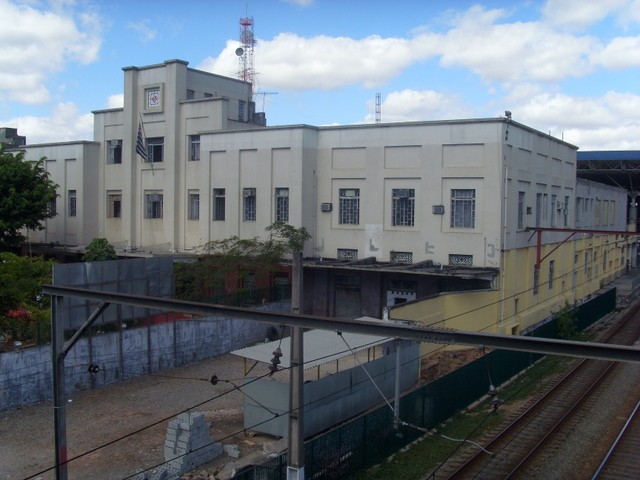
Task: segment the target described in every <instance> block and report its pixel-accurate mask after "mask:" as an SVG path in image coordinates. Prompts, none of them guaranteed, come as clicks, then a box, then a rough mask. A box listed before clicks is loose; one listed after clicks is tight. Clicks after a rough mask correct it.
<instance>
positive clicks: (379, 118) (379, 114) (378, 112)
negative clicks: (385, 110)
mask: <svg viewBox="0 0 640 480" xmlns="http://www.w3.org/2000/svg"><path fill="white" fill-rule="evenodd" d="M381 121H382V106H381V95H380V92H378V93H376V123H380V122H381Z"/></svg>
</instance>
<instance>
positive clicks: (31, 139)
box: [0, 103, 93, 144]
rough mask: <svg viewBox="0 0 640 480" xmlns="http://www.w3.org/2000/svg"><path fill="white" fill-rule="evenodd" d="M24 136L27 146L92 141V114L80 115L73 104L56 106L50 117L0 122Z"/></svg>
mask: <svg viewBox="0 0 640 480" xmlns="http://www.w3.org/2000/svg"><path fill="white" fill-rule="evenodd" d="M0 125H9V126H14V127H17V128H18V129H19V131H18V133H19V134H21V135H26V137H27V143H28V144H35V143H49V142H65V141H71V140H80V139H82V140H93V114H91V113H84V114H82V113H80V112H79V110H78V107H77V106H76V105H75V104H74V103H60V104H58V105H56V106H55V107H54V109H53V111H52V113H51V116H50V117H35V116H24V117H19V118H13V119H10V120H6V121H0Z"/></svg>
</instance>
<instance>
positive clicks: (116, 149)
mask: <svg viewBox="0 0 640 480" xmlns="http://www.w3.org/2000/svg"><path fill="white" fill-rule="evenodd" d="M107 150H108V151H107V163H109V164H116V163H122V140H108V141H107Z"/></svg>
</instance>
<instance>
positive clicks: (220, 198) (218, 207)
mask: <svg viewBox="0 0 640 480" xmlns="http://www.w3.org/2000/svg"><path fill="white" fill-rule="evenodd" d="M224 194H225V192H224V188H214V189H213V220H217V221H221V220H224V207H225V195H224Z"/></svg>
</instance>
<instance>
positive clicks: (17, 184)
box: [0, 145, 58, 250]
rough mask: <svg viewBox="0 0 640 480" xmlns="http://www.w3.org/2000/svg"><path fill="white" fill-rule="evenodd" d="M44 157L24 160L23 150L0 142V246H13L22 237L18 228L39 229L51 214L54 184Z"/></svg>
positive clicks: (54, 194)
mask: <svg viewBox="0 0 640 480" xmlns="http://www.w3.org/2000/svg"><path fill="white" fill-rule="evenodd" d="M45 161H46V159H45V158H42V159H40V160H39V161H37V162H28V161H26V160H24V152H23V151H21V152H19V153H17V154H15V155H14V154H13V153H10V152H6V151H5V148H4V146H2V145H0V249H1V250H8V249H11V248H15V247H17V246H19V245H20V243H22V241H23V240H24V237H23V235H22V234H21V230H22V229H24V228H28V229H31V230H42V229H43V228H44V227H43V226H42V223H41V222H42V221H43V220H45V219H47V218H52V217H53V216H54V215H55V211H53V210H52V209H51V202H52V201H53V200H55V199H56V197H57V196H58V194H57V193H56V188H57V185H56V184H55V183H54V182H53V181H52V180H51V178H50V177H49V172H47V170H46V169H45V166H44V163H45Z"/></svg>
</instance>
